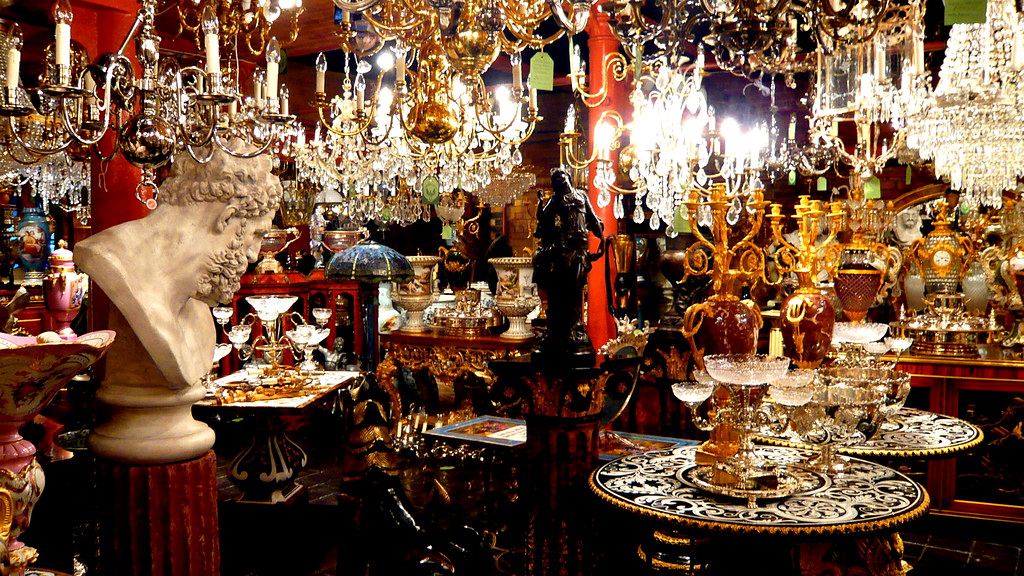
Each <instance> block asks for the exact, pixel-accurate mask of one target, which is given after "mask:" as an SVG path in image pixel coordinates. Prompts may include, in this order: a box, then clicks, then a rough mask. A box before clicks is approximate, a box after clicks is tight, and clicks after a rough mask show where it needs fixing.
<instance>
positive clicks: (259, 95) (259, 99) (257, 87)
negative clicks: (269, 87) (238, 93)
mask: <svg viewBox="0 0 1024 576" xmlns="http://www.w3.org/2000/svg"><path fill="white" fill-rule="evenodd" d="M266 81H267V73H266V72H264V71H263V70H256V72H255V73H254V74H253V76H252V97H253V99H254V100H256V105H257V106H263V92H264V91H263V89H264V87H265V82H266Z"/></svg>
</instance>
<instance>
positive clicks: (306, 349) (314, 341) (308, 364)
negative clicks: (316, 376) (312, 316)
mask: <svg viewBox="0 0 1024 576" xmlns="http://www.w3.org/2000/svg"><path fill="white" fill-rule="evenodd" d="M330 333H331V331H330V330H328V329H327V328H314V327H312V326H310V330H309V335H308V336H309V337H308V338H307V340H306V344H305V346H302V347H301V349H302V362H301V363H300V364H299V365H298V369H299V370H301V371H303V372H313V371H315V370H319V369H320V365H319V364H317V363H316V361H315V360H313V351H314V350H316V349H317V347H318V346H320V343H321V342H323V341H324V339H325V338H327V336H328V335H329V334H330Z"/></svg>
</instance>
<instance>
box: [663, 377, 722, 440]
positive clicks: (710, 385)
mask: <svg viewBox="0 0 1024 576" xmlns="http://www.w3.org/2000/svg"><path fill="white" fill-rule="evenodd" d="M714 391H715V383H714V381H712V380H710V379H709V380H705V381H703V382H702V381H699V380H684V381H681V382H674V383H672V394H673V395H674V396H675V397H676V398H677V399H679V400H680V401H682V403H683V404H685V405H686V407H687V408H688V409H689V410H690V417H691V418H692V420H693V424H694V425H695V426H696V427H697V429H698V430H701V431H704V432H707V431H709V430H711V429H712V428H714V425H713V424H712V423H711V422H710V421H709V420H708V419H707V418H704V417H702V416H700V413H699V408H700V405H701V404H703V403H704V401H705V400H707V399H708V398H710V397H711V394H712V393H713V392H714Z"/></svg>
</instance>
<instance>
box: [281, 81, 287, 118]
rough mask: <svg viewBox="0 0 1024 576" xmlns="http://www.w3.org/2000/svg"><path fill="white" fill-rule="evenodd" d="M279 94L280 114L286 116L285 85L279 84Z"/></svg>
mask: <svg viewBox="0 0 1024 576" xmlns="http://www.w3.org/2000/svg"><path fill="white" fill-rule="evenodd" d="M279 96H280V99H281V114H283V115H285V116H287V115H288V87H287V86H281V91H280V93H279Z"/></svg>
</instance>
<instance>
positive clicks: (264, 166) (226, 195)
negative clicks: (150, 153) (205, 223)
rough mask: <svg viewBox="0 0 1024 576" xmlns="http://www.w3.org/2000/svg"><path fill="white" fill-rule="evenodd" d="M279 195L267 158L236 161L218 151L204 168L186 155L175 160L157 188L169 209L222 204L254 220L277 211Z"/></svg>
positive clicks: (280, 188)
mask: <svg viewBox="0 0 1024 576" xmlns="http://www.w3.org/2000/svg"><path fill="white" fill-rule="evenodd" d="M282 192H283V189H282V187H281V181H280V180H279V179H278V177H277V176H275V175H274V174H273V173H271V160H270V157H269V156H268V155H266V154H260V155H259V156H256V157H255V158H248V159H246V158H236V157H234V156H231V155H229V154H227V153H226V152H224V151H223V150H220V149H219V148H218V149H216V150H215V151H214V153H213V156H212V157H211V158H210V160H209V162H207V163H205V164H200V163H198V162H196V161H195V160H193V159H192V157H191V156H189V155H188V154H182V155H180V156H178V157H177V158H176V159H175V162H174V169H173V173H172V174H171V176H169V177H168V178H167V179H166V180H164V181H163V183H161V184H160V201H161V202H162V203H165V204H169V205H172V206H189V205H193V204H198V203H202V202H224V203H226V204H229V205H233V206H235V207H236V208H238V213H237V217H239V218H256V217H259V216H262V215H264V214H267V213H270V212H274V211H276V210H277V209H278V207H279V206H280V204H281V195H282Z"/></svg>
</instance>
